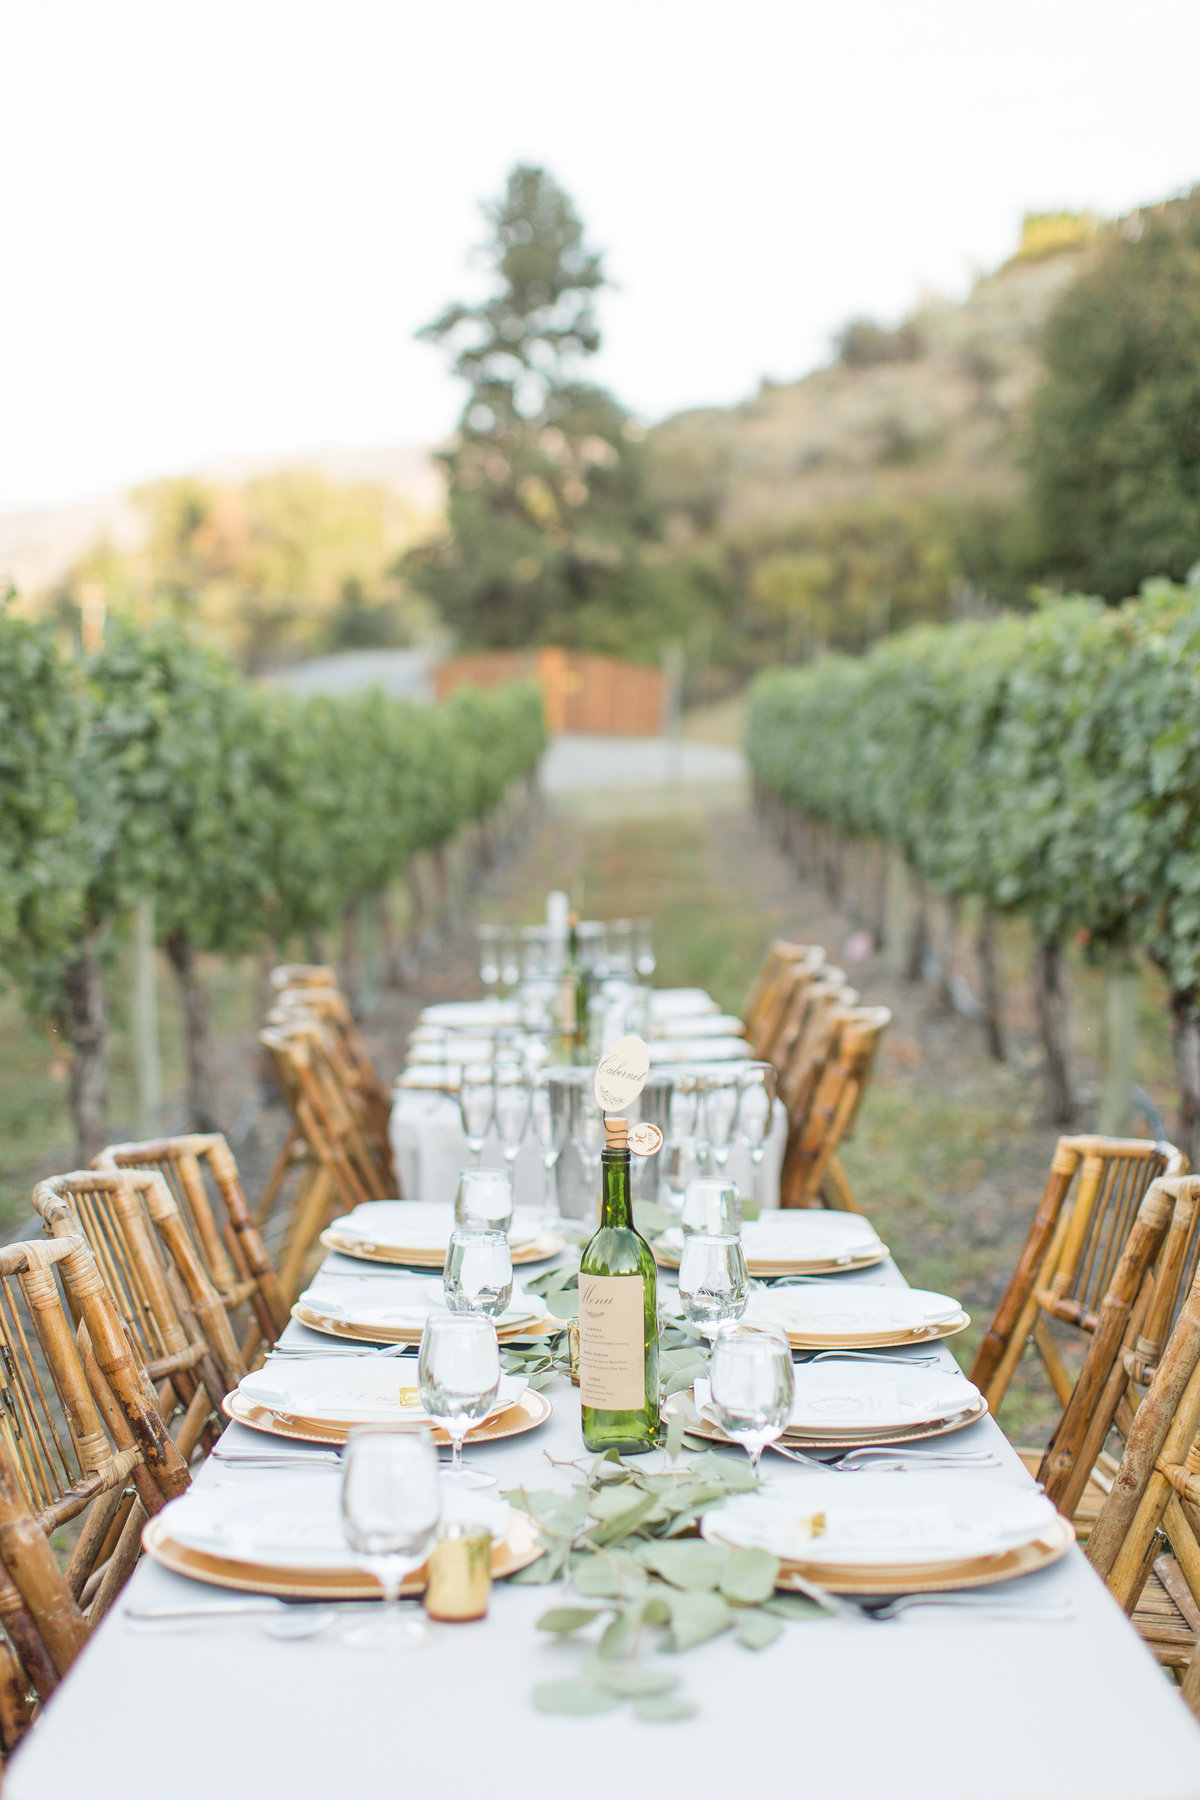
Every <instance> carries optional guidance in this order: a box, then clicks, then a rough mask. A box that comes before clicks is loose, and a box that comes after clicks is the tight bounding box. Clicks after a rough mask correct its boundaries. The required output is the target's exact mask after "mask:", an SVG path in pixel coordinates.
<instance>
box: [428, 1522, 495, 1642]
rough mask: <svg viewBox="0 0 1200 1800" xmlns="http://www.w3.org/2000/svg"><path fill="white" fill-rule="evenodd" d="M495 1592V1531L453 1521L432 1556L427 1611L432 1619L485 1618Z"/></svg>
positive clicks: (445, 1526)
mask: <svg viewBox="0 0 1200 1800" xmlns="http://www.w3.org/2000/svg"><path fill="white" fill-rule="evenodd" d="M491 1592H492V1534H491V1532H490V1531H489V1530H488V1528H487V1526H486V1525H471V1524H465V1523H462V1522H461V1521H459V1520H452V1521H451V1522H450V1523H448V1524H446V1525H443V1526H442V1528H441V1530H440V1532H439V1533H438V1537H437V1542H436V1543H435V1544H434V1546H433V1549H432V1551H431V1552H430V1556H429V1579H428V1581H427V1582H426V1584H425V1611H426V1612H427V1613H428V1614H429V1616H430V1618H431V1619H445V1620H447V1621H450V1622H458V1621H460V1620H466V1619H482V1618H483V1617H484V1615H485V1614H486V1612H487V1609H488V1600H489V1599H490V1597H491Z"/></svg>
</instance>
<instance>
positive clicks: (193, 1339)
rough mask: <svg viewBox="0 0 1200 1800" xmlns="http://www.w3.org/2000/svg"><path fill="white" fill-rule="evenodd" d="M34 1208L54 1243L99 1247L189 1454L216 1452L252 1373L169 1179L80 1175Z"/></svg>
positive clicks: (36, 1198) (46, 1185)
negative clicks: (228, 1412)
mask: <svg viewBox="0 0 1200 1800" xmlns="http://www.w3.org/2000/svg"><path fill="white" fill-rule="evenodd" d="M33 1204H34V1208H35V1210H36V1211H37V1213H38V1215H39V1217H40V1218H41V1220H42V1222H43V1225H44V1226H45V1229H46V1232H47V1235H48V1236H50V1237H68V1236H73V1235H74V1236H79V1237H82V1238H84V1239H85V1240H86V1242H87V1243H88V1244H89V1245H90V1246H91V1249H92V1252H93V1254H94V1255H95V1258H96V1261H97V1263H98V1264H99V1266H100V1269H101V1271H102V1273H103V1276H104V1279H105V1281H106V1283H107V1285H108V1288H109V1291H110V1293H111V1294H112V1297H113V1299H114V1301H115V1302H116V1305H117V1308H118V1310H119V1311H120V1313H121V1316H122V1318H123V1319H124V1320H125V1324H126V1327H127V1330H128V1332H129V1337H130V1341H131V1343H132V1345H133V1347H134V1349H135V1350H136V1352H137V1354H138V1356H139V1357H140V1358H141V1361H142V1364H143V1366H144V1368H145V1370H146V1373H147V1375H148V1376H149V1378H150V1380H151V1382H152V1383H153V1384H154V1387H155V1390H156V1392H157V1395H158V1402H159V1409H160V1412H161V1414H162V1416H163V1418H164V1420H166V1421H168V1422H169V1423H170V1424H171V1426H172V1432H173V1436H174V1438H175V1441H176V1443H177V1445H178V1447H179V1449H180V1451H181V1452H182V1454H183V1455H184V1456H186V1457H190V1456H191V1454H192V1452H193V1451H194V1450H195V1448H196V1446H197V1444H199V1443H200V1442H201V1441H202V1440H203V1441H204V1442H205V1443H206V1445H207V1444H209V1443H211V1441H212V1439H213V1437H214V1435H215V1432H216V1430H217V1429H218V1427H219V1425H220V1422H221V1402H222V1400H223V1399H224V1397H225V1395H226V1394H227V1393H228V1392H229V1391H230V1390H231V1389H232V1388H235V1387H236V1386H237V1384H238V1382H239V1381H240V1380H241V1378H242V1376H243V1375H244V1374H245V1373H246V1370H245V1366H244V1364H243V1363H242V1360H241V1354H240V1352H239V1350H238V1345H237V1340H236V1338H235V1337H234V1335H233V1328H232V1326H231V1325H230V1322H229V1317H228V1315H227V1313H226V1311H225V1308H224V1306H223V1305H222V1302H221V1296H220V1294H219V1293H218V1292H217V1290H216V1288H215V1287H214V1286H213V1284H212V1282H211V1281H210V1280H209V1278H208V1275H207V1273H206V1272H205V1269H204V1265H203V1263H202V1262H201V1260H200V1258H199V1256H198V1254H197V1252H196V1248H195V1245H194V1243H193V1242H192V1238H191V1235H190V1233H189V1232H188V1229H187V1226H186V1225H185V1224H184V1221H183V1217H182V1214H181V1213H180V1210H179V1208H178V1206H177V1205H176V1203H175V1201H174V1199H173V1198H172V1196H171V1193H170V1190H169V1189H168V1187H167V1184H166V1182H165V1181H164V1180H163V1178H162V1176H161V1175H159V1174H157V1173H156V1172H155V1171H154V1170H149V1169H100V1170H94V1169H79V1170H76V1171H75V1172H74V1173H73V1174H70V1175H58V1176H55V1177H53V1178H52V1179H51V1180H49V1181H42V1182H39V1183H38V1185H37V1187H36V1188H35V1189H34V1191H33Z"/></svg>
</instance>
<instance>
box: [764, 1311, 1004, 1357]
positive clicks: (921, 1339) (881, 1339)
mask: <svg viewBox="0 0 1200 1800" xmlns="http://www.w3.org/2000/svg"><path fill="white" fill-rule="evenodd" d="M970 1323H971V1317H970V1314H969V1313H965V1312H960V1313H959V1314H958V1315H957V1317H956V1318H953V1319H948V1320H946V1322H945V1323H944V1324H939V1325H922V1326H919V1327H914V1329H913V1330H912V1331H905V1332H875V1333H868V1332H865V1331H864V1332H862V1333H861V1334H860V1335H859V1336H858V1337H847V1336H845V1335H844V1334H843V1335H842V1336H840V1337H832V1336H831V1337H816V1336H814V1335H813V1334H812V1333H811V1332H807V1331H789V1332H788V1334H787V1335H788V1342H789V1343H790V1344H791V1346H792V1349H793V1350H895V1349H898V1348H900V1347H901V1346H902V1345H904V1344H936V1343H940V1341H941V1340H942V1338H949V1337H957V1335H958V1333H959V1332H960V1331H965V1330H966V1329H967V1326H968V1325H969V1324H970Z"/></svg>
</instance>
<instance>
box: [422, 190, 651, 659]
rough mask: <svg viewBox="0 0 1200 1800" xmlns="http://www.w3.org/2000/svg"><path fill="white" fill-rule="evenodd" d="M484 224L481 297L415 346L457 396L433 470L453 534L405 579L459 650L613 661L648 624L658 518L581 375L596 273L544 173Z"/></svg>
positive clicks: (625, 439)
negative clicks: (460, 396)
mask: <svg viewBox="0 0 1200 1800" xmlns="http://www.w3.org/2000/svg"><path fill="white" fill-rule="evenodd" d="M484 214H485V217H486V218H487V220H488V223H489V225H490V227H491V237H490V240H489V242H488V244H487V245H486V246H485V247H484V254H485V256H486V258H487V260H488V262H489V263H490V265H491V269H492V273H493V276H494V282H493V287H492V291H491V293H490V294H489V296H488V297H487V299H485V300H484V301H482V302H481V303H480V304H478V305H474V306H472V305H467V304H464V303H456V304H454V305H452V306H448V307H447V308H446V310H445V311H444V312H443V313H442V314H441V315H440V316H439V317H438V318H437V319H435V320H434V321H433V323H432V324H430V325H428V326H426V327H425V329H424V331H423V332H422V333H421V334H420V335H421V336H423V337H425V338H427V339H428V340H429V341H431V342H433V343H438V344H445V345H447V346H448V347H449V348H450V350H451V351H452V353H453V359H454V360H453V368H454V372H455V374H456V375H458V376H459V377H461V379H462V380H463V381H465V382H466V383H467V388H468V393H467V398H466V401H465V404H464V406H463V411H462V416H461V418H460V420H459V427H458V436H457V441H456V443H455V445H454V448H453V449H452V450H450V451H448V452H447V453H446V454H445V455H444V456H443V458H442V460H443V462H444V463H445V466H446V472H447V476H448V480H449V507H448V529H447V530H446V532H445V533H444V535H443V536H442V537H440V538H439V539H437V540H435V541H434V542H432V543H431V544H429V545H428V546H426V547H424V548H421V549H418V550H416V551H414V552H413V553H411V554H410V556H409V557H408V558H407V559H406V561H405V565H404V566H405V568H406V569H407V571H408V572H410V573H411V575H412V578H413V580H414V582H415V583H416V585H417V586H418V587H419V588H420V589H421V590H422V591H423V592H424V593H425V594H427V595H428V596H429V598H430V599H431V600H432V601H433V602H434V604H435V605H436V606H437V608H438V610H439V611H440V613H441V614H442V616H443V618H444V619H445V620H446V621H447V622H448V623H449V624H450V625H452V626H453V627H454V628H455V629H456V630H457V631H458V632H459V633H460V635H461V637H462V639H463V641H464V642H466V643H470V644H479V645H486V646H489V647H501V646H516V645H525V644H530V643H536V642H543V643H544V642H549V641H558V642H562V643H566V644H569V645H576V646H583V647H587V648H604V649H616V648H620V647H621V645H622V640H623V636H624V634H625V632H626V631H627V630H629V629H634V630H636V629H637V628H638V627H639V625H640V624H641V623H642V622H643V620H642V615H643V613H644V609H645V597H644V592H643V588H642V585H641V582H642V568H641V561H640V551H641V548H642V546H643V545H644V544H645V543H646V542H647V541H648V540H650V539H651V538H652V537H653V536H654V535H655V513H654V508H653V507H652V505H651V502H650V500H649V499H648V497H647V492H646V482H645V471H644V462H643V449H642V446H641V442H640V434H639V433H638V432H636V431H635V430H634V429H633V428H632V427H631V425H630V422H629V419H628V417H627V415H626V413H625V412H624V410H623V409H622V408H621V407H620V406H619V405H618V403H617V402H616V401H615V400H614V399H613V397H612V396H611V395H610V394H608V393H606V392H605V391H604V390H603V389H601V388H598V387H595V386H591V385H589V384H588V383H587V382H586V381H584V380H583V379H582V378H581V376H580V373H579V370H580V365H581V364H582V362H583V360H584V359H585V358H586V357H588V356H591V355H593V354H594V353H595V352H596V350H598V349H599V346H600V334H599V331H598V329H597V326H596V319H595V311H594V299H595V296H596V294H597V293H598V291H599V290H600V289H601V288H602V287H603V286H604V284H605V277H604V274H603V270H602V266H601V260H600V257H599V256H598V255H597V254H596V253H595V252H594V251H592V250H590V249H588V248H587V246H586V245H585V243H584V234H583V226H582V224H581V223H580V220H579V218H578V216H577V215H576V213H575V211H574V208H573V207H572V205H571V202H570V200H569V199H568V198H567V196H566V194H565V193H564V192H563V191H562V189H561V188H560V187H558V185H557V184H556V183H555V182H554V180H553V179H552V178H551V177H550V176H549V175H548V174H547V173H546V171H545V170H544V169H538V168H531V167H526V166H523V165H522V166H518V167H517V168H515V169H514V170H513V172H512V174H511V175H510V176H509V179H508V184H507V187H506V189H505V193H504V196H503V198H502V199H501V200H500V201H498V202H497V203H495V204H491V205H487V206H485V207H484Z"/></svg>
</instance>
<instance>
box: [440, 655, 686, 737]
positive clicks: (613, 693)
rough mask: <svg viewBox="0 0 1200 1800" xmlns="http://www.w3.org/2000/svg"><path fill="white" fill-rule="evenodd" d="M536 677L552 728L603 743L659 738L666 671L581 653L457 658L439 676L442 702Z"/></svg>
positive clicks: (662, 717)
mask: <svg viewBox="0 0 1200 1800" xmlns="http://www.w3.org/2000/svg"><path fill="white" fill-rule="evenodd" d="M522 676H525V677H529V676H533V677H536V679H537V680H538V681H539V682H540V683H541V686H542V692H543V694H544V695H545V697H546V724H547V726H548V728H549V730H550V732H551V734H552V735H554V736H557V735H558V734H559V733H560V732H563V731H573V732H583V733H586V734H587V735H589V736H600V737H659V736H660V735H661V733H662V730H663V725H664V714H663V709H664V706H665V703H666V683H665V680H664V677H663V672H662V670H661V669H656V668H649V667H647V666H646V665H645V664H643V663H627V662H620V661H618V659H617V658H616V657H615V656H588V655H585V654H583V653H582V652H581V651H576V650H492V651H487V652H483V653H481V654H479V655H475V656H451V657H448V658H447V659H446V661H445V662H442V663H439V664H438V665H437V667H436V668H435V669H434V671H433V679H434V687H435V691H436V693H437V697H438V699H439V700H444V699H445V697H446V695H447V694H451V693H453V692H454V689H455V688H457V687H463V686H467V687H497V686H498V685H499V684H500V683H501V682H503V681H515V680H517V679H518V678H520V677H522Z"/></svg>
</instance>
